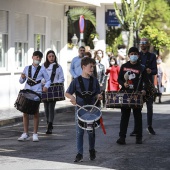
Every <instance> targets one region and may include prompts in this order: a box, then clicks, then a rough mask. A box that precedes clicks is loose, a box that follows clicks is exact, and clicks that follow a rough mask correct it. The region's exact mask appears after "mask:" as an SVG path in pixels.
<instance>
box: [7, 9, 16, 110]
mask: <svg viewBox="0 0 170 170" xmlns="http://www.w3.org/2000/svg"><path fill="white" fill-rule="evenodd" d="M14 16H15V13H14V12H13V11H9V20H8V24H9V27H8V71H10V72H11V75H10V80H9V94H10V95H9V101H8V102H9V103H8V104H9V107H11V106H13V105H14V101H15V100H16V95H15V83H14V82H15V77H14V70H16V69H15V31H14V28H15V23H14V22H15V17H14Z"/></svg>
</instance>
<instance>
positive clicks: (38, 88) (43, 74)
mask: <svg viewBox="0 0 170 170" xmlns="http://www.w3.org/2000/svg"><path fill="white" fill-rule="evenodd" d="M28 69H29V66H26V67H25V68H24V71H23V74H25V75H26V78H24V79H23V78H22V77H20V79H19V82H20V83H21V84H23V83H24V82H26V81H27V80H28V78H27V77H28ZM36 70H37V67H35V66H33V65H32V67H31V77H30V78H32V79H33V76H34V74H35V72H36ZM43 78H44V79H45V82H46V83H45V85H44V87H46V88H49V87H50V84H51V80H50V77H49V76H48V73H47V71H46V70H45V68H44V67H41V69H40V71H39V73H38V75H37V78H36V80H35V81H39V80H42V79H43ZM24 89H29V90H32V91H34V92H36V93H42V84H41V83H38V84H36V85H34V86H30V85H29V84H27V83H25V87H24Z"/></svg>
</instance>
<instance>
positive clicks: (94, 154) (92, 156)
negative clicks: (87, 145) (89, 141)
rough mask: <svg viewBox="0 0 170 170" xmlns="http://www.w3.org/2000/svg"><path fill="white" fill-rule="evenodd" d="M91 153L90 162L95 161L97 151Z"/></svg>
mask: <svg viewBox="0 0 170 170" xmlns="http://www.w3.org/2000/svg"><path fill="white" fill-rule="evenodd" d="M89 153H90V157H89V160H91V161H93V160H95V158H96V151H95V149H91V150H89Z"/></svg>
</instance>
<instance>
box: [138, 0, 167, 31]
mask: <svg viewBox="0 0 170 170" xmlns="http://www.w3.org/2000/svg"><path fill="white" fill-rule="evenodd" d="M145 1H146V3H147V6H146V10H145V13H144V17H143V21H142V24H141V26H142V29H143V28H145V26H147V25H149V26H151V27H154V28H157V29H159V30H165V31H167V32H168V29H166V28H168V27H170V17H169V16H170V6H169V4H168V2H167V0H154V1H153V0H145Z"/></svg>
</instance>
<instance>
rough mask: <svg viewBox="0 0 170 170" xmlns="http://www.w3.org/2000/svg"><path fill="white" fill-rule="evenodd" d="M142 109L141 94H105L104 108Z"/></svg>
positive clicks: (114, 92) (109, 92)
mask: <svg viewBox="0 0 170 170" xmlns="http://www.w3.org/2000/svg"><path fill="white" fill-rule="evenodd" d="M122 107H126V108H142V107H143V95H142V94H141V93H137V94H136V93H127V92H117V91H108V92H106V108H122Z"/></svg>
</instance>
